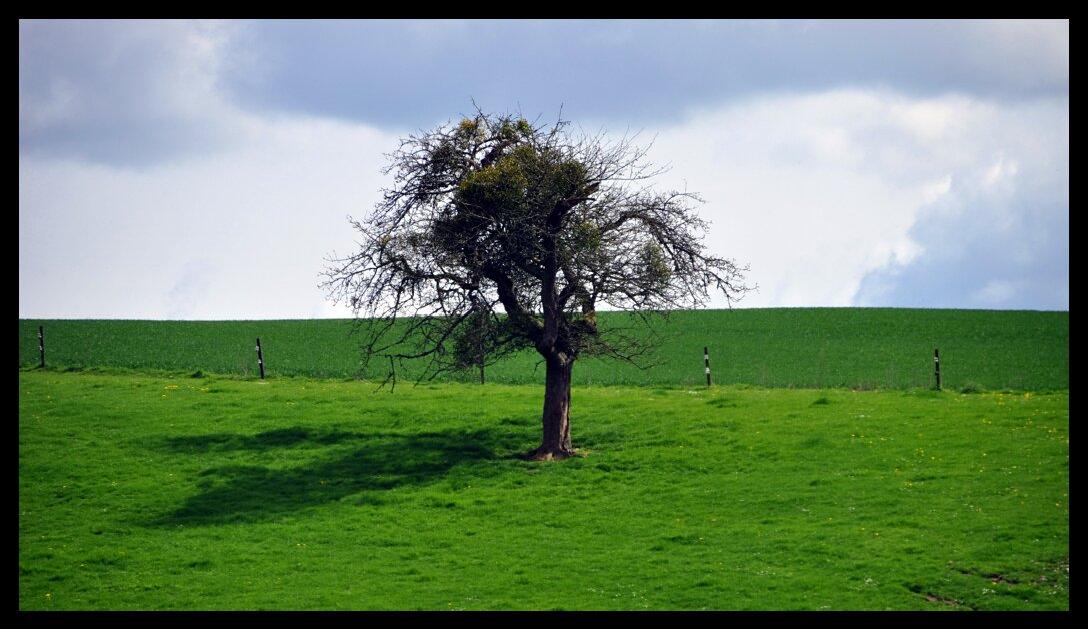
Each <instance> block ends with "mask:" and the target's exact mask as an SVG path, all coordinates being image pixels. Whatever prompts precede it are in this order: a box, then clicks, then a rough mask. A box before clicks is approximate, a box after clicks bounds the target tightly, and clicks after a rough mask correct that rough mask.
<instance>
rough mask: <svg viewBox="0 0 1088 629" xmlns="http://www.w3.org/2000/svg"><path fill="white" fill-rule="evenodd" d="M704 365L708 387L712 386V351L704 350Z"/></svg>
mask: <svg viewBox="0 0 1088 629" xmlns="http://www.w3.org/2000/svg"><path fill="white" fill-rule="evenodd" d="M703 364H704V365H705V366H706V386H708V387H709V386H710V351H709V350H707V348H705V347H704V348H703Z"/></svg>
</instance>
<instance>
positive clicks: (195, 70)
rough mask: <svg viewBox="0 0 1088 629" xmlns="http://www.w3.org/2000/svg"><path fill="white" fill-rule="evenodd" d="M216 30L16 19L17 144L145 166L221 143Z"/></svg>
mask: <svg viewBox="0 0 1088 629" xmlns="http://www.w3.org/2000/svg"><path fill="white" fill-rule="evenodd" d="M218 37H221V34H219V33H217V32H216V31H215V30H214V29H211V28H208V27H205V26H202V25H199V24H192V23H181V22H135V21H126V22H112V21H25V20H24V21H21V22H20V23H19V149H20V152H25V153H27V154H30V155H35V156H47V157H62V158H76V159H82V160H86V161H93V162H101V163H106V164H113V165H123V166H146V165H150V164H154V163H157V162H160V161H162V160H166V159H170V158H174V157H178V156H184V155H190V154H199V153H205V152H208V151H211V150H215V149H216V148H218V147H220V146H222V145H223V144H225V143H227V142H229V141H230V139H231V137H232V136H233V135H234V134H235V133H237V129H234V128H232V127H231V125H230V124H229V123H228V121H226V120H224V119H223V117H222V116H221V113H222V111H221V107H222V105H221V100H220V99H219V97H217V95H216V91H215V90H216V85H215V79H216V71H217V67H218V66H217V64H218V62H219V60H218V55H217V52H216V46H217V41H218V40H217V38H218Z"/></svg>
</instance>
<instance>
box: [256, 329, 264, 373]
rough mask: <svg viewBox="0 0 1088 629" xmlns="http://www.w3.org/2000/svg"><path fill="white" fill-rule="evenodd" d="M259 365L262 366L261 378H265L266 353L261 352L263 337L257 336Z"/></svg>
mask: <svg viewBox="0 0 1088 629" xmlns="http://www.w3.org/2000/svg"><path fill="white" fill-rule="evenodd" d="M257 366H258V367H260V368H261V380H264V355H263V354H261V337H259V336H258V337H257Z"/></svg>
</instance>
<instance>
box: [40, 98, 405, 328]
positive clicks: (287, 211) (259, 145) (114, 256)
mask: <svg viewBox="0 0 1088 629" xmlns="http://www.w3.org/2000/svg"><path fill="white" fill-rule="evenodd" d="M248 124H249V125H251V126H252V127H253V128H254V129H255V130H256V131H257V133H255V134H254V136H253V138H254V139H253V140H252V141H250V142H249V143H248V144H246V145H242V146H234V147H231V148H228V149H224V150H222V151H220V152H217V153H216V154H214V155H211V156H205V157H204V158H202V159H190V160H186V161H184V162H180V163H176V164H173V165H172V166H171V167H169V168H165V167H160V168H152V169H143V170H133V169H130V168H124V167H118V166H110V165H104V164H91V163H87V162H85V161H81V160H59V159H47V158H37V157H33V158H23V159H20V164H19V270H20V283H19V312H20V316H24V317H28V316H33V317H64V318H147V319H161V318H174V317H183V318H186V319H256V318H297V317H311V316H317V317H329V316H339V317H348V316H350V314H351V313H350V311H348V310H347V309H344V308H337V307H334V306H333V305H332V304H330V303H328V302H326V300H325V298H324V294H323V293H322V291H321V290H319V288H318V286H317V284H318V281H319V277H318V276H319V273H320V272H321V270H322V268H323V259H324V258H325V256H327V255H329V254H330V253H333V252H334V251H335V252H338V253H346V252H348V251H349V250H351V248H352V247H353V240H352V232H351V229H350V226H349V225H348V222H347V215H348V214H352V215H356V216H361V215H363V214H365V213H366V211H367V210H368V209H369V208H370V207H371V206H372V205H373V203H374V202H375V201H376V200H377V198H378V191H379V188H380V187H381V186H382V185H383V183H384V181H383V178H382V176H381V175H380V170H381V167H382V165H383V157H382V154H383V153H384V152H387V151H389V150H390V149H391V148H392V147H394V146H395V143H396V137H395V136H392V135H388V134H385V133H383V132H380V131H377V130H374V129H370V128H368V127H364V126H361V125H352V124H345V123H338V122H335V121H328V120H319V119H306V118H292V119H272V120H260V119H250V120H249V121H248Z"/></svg>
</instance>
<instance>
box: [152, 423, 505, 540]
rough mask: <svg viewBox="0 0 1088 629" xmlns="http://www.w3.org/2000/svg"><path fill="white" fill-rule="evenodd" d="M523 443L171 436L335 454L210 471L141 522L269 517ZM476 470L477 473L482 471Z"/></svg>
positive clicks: (315, 434)
mask: <svg viewBox="0 0 1088 629" xmlns="http://www.w3.org/2000/svg"><path fill="white" fill-rule="evenodd" d="M521 445H523V444H521V440H520V439H518V438H517V435H511V434H510V433H509V432H508V431H507V432H499V431H491V430H475V431H452V430H449V431H441V432H426V433H417V434H402V433H389V432H368V433H361V432H350V431H340V430H331V431H320V430H313V429H307V428H286V429H281V430H271V431H268V432H263V433H260V434H257V435H238V434H229V433H216V434H209V435H200V436H187V437H171V438H168V439H166V440H165V441H164V442H163V447H164V448H165V449H167V450H169V451H171V452H174V453H178V454H202V453H212V452H217V451H223V452H225V451H232V450H248V451H254V452H256V453H262V452H267V451H269V450H272V449H274V448H329V447H332V446H336V447H335V448H334V449H333V451H334V454H333V455H332V456H326V457H323V458H320V459H317V460H312V461H310V462H307V463H304V464H302V465H297V466H293V467H287V468H280V469H274V468H269V467H264V466H261V465H223V466H218V467H211V468H208V469H206V470H203V471H202V472H200V474H199V476H200V479H199V481H198V483H197V486H198V487H199V489H200V493H198V494H196V495H194V496H192V497H190V498H188V499H187V500H186V501H185V502H184V504H182V505H181V506H180V507H179V508H177V509H175V510H174V511H172V512H170V513H167V514H164V515H161V516H159V517H156V518H154V519H152V520H150V521H145V522H144V523H145V524H148V525H150V526H171V527H172V526H177V525H179V524H184V525H204V524H222V523H228V522H239V521H252V520H263V519H268V518H272V517H275V516H278V515H282V514H285V513H289V512H293V511H299V510H301V509H304V508H306V507H310V506H314V505H318V504H322V503H328V502H334V501H338V500H340V499H342V498H344V497H346V496H351V495H352V494H356V493H359V492H362V491H368V490H369V491H379V490H389V489H394V488H397V487H404V486H419V485H425V484H428V483H432V482H434V481H436V480H439V479H440V478H442V477H443V476H445V475H446V474H447V473H448V472H449V471H450V470H451V469H453V468H454V467H458V466H464V465H473V464H475V465H477V466H478V464H479V463H481V462H483V461H487V460H499V459H505V458H511V456H512V453H513V452H514V450H516V449H517V448H518V447H519V446H521ZM500 453H502V454H500ZM478 467H481V469H477V470H473V471H474V472H481V471H482V466H478ZM360 504H362V503H361V502H360Z"/></svg>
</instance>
